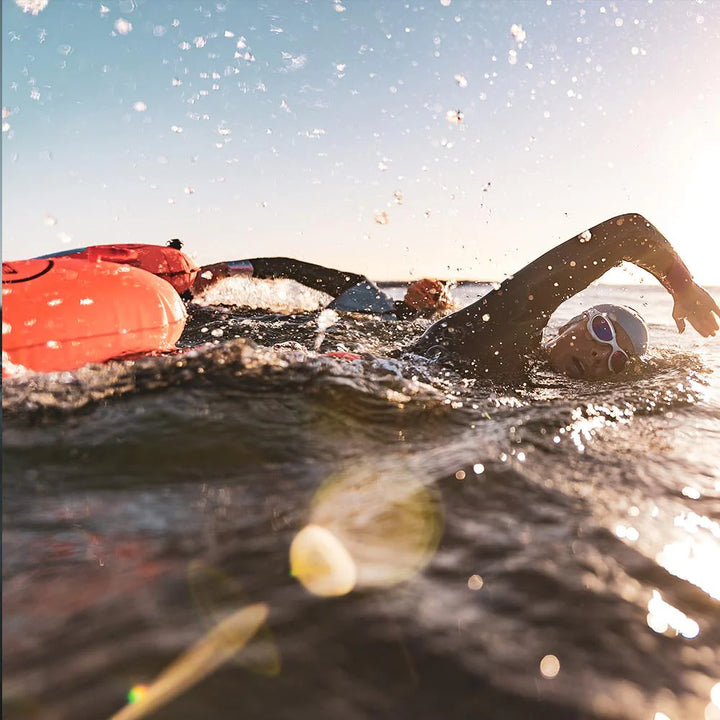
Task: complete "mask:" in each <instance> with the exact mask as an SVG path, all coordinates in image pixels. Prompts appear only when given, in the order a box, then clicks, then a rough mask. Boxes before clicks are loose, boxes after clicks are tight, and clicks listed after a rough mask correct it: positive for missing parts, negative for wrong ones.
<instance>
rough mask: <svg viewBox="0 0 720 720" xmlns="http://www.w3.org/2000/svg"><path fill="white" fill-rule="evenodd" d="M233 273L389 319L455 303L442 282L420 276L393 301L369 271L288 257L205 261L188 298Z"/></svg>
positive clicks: (424, 314)
mask: <svg viewBox="0 0 720 720" xmlns="http://www.w3.org/2000/svg"><path fill="white" fill-rule="evenodd" d="M168 245H169V246H170V247H174V248H175V249H177V250H179V249H180V248H181V247H182V243H181V242H180V241H179V240H177V239H174V240H170V242H168ZM229 277H248V278H249V277H252V278H257V279H263V280H275V279H279V278H284V279H289V280H295V281H296V282H299V283H301V284H302V285H305V286H307V287H309V288H313V289H315V290H320V291H322V292H324V293H326V294H327V295H330V296H332V297H333V298H334V300H333V301H332V302H331V303H330V304H329V305H328V308H330V309H333V310H340V311H344V312H357V313H371V314H376V315H381V316H383V317H385V318H387V319H391V318H396V319H400V320H409V319H412V318H416V317H432V316H433V315H434V314H436V313H439V312H447V311H449V310H451V309H452V307H453V303H452V299H451V297H450V295H449V293H448V288H447V285H446V284H445V283H443V282H442V281H440V280H430V279H428V278H423V279H422V280H416V281H415V282H413V283H412V284H411V285H410V286H409V287H408V289H407V291H406V293H405V297H404V298H403V299H402V300H392V298H390V297H389V296H388V295H387V294H385V293H384V292H383V291H382V290H381V289H380V288H379V287H378V286H377V285H375V283H373V282H372V281H370V280H368V279H367V278H366V277H365V276H364V275H358V274H356V273H350V272H345V271H343V270H334V269H332V268H326V267H323V266H322V265H315V264H313V263H309V262H304V261H302V260H294V259H292V258H285V257H274V258H252V259H249V260H233V261H228V262H219V263H213V264H212V265H204V266H202V267H201V268H200V270H199V271H198V273H197V276H196V277H195V281H194V282H193V285H192V288H191V290H190V291H189V293H188V294H186V295H184V298H185V299H190V298H192V297H197V296H199V295H202V294H203V293H204V292H205V291H207V290H208V289H209V288H210V287H212V286H213V285H215V284H216V283H217V282H219V281H221V280H223V279H225V278H229Z"/></svg>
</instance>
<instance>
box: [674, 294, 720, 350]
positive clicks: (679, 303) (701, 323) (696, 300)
mask: <svg viewBox="0 0 720 720" xmlns="http://www.w3.org/2000/svg"><path fill="white" fill-rule="evenodd" d="M716 316H717V317H716ZM718 317H720V307H718V305H717V303H716V302H715V300H713V298H712V297H711V296H710V294H709V293H708V292H707V291H706V290H704V289H703V288H701V287H700V286H699V285H696V284H695V283H693V284H692V285H690V286H689V287H688V288H687V290H685V292H683V293H682V295H681V296H676V298H675V306H674V307H673V319H674V320H675V324H676V325H677V328H678V332H683V331H684V330H685V320H687V321H688V322H689V323H690V324H691V325H692V326H693V327H694V328H695V330H697V332H698V333H700V335H702V336H703V337H708V336H710V335H715V333H716V332H717V331H718V330H719V329H720V326H719V325H718V320H717V318H718Z"/></svg>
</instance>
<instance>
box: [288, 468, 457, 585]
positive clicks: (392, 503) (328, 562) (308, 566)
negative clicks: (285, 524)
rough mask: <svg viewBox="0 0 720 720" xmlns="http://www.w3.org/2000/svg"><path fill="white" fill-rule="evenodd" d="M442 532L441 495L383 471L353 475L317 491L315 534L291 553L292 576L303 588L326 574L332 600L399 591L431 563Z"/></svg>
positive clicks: (310, 531)
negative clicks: (358, 591) (371, 590)
mask: <svg viewBox="0 0 720 720" xmlns="http://www.w3.org/2000/svg"><path fill="white" fill-rule="evenodd" d="M442 527H443V514H442V509H441V504H440V501H439V496H438V494H437V491H436V490H434V489H433V488H429V487H426V486H424V485H423V484H422V483H421V482H419V481H418V480H417V479H416V478H415V477H414V476H411V475H409V474H407V475H401V474H398V472H397V468H393V469H392V470H391V471H390V470H389V471H388V472H384V471H383V468H381V467H379V466H377V465H375V466H370V465H362V466H358V467H355V468H352V469H348V470H345V471H343V472H340V473H338V474H336V475H334V476H333V477H331V478H329V480H328V481H327V482H326V483H325V484H324V485H323V486H322V487H321V488H320V489H319V490H318V492H317V494H316V496H315V500H314V502H313V505H312V508H311V512H310V522H309V524H308V527H306V528H304V529H303V530H302V531H301V532H300V533H298V536H297V537H296V539H295V541H294V542H293V547H292V548H291V568H292V570H293V575H295V576H296V577H297V578H298V579H299V580H300V581H301V582H303V580H302V577H303V576H307V577H309V576H312V577H313V579H314V580H318V581H319V578H320V577H325V576H323V573H326V574H327V575H326V577H327V582H328V588H327V590H329V589H330V588H332V590H333V592H332V593H331V594H343V593H347V592H350V591H351V590H352V589H353V588H354V587H387V586H390V585H394V584H396V583H399V582H403V581H404V580H407V579H408V578H410V577H412V576H413V575H414V574H415V573H417V572H418V571H419V570H421V569H422V568H423V567H425V565H426V564H427V563H428V562H429V561H430V560H431V558H432V557H433V555H434V554H435V550H436V549H437V546H438V543H439V541H440V535H441V533H442ZM303 552H309V553H310V556H309V559H306V558H304V555H303ZM329 578H332V582H330V579H329ZM303 584H304V585H305V586H306V587H308V588H309V584H306V583H305V582H303ZM309 589H310V588H309ZM311 592H313V590H311ZM320 594H323V593H320Z"/></svg>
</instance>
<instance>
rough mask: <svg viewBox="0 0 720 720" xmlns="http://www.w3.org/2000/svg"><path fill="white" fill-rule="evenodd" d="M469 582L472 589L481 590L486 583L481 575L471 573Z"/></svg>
mask: <svg viewBox="0 0 720 720" xmlns="http://www.w3.org/2000/svg"><path fill="white" fill-rule="evenodd" d="M467 584H468V587H469V588H470V589H471V590H480V589H481V588H482V586H483V585H484V584H485V583H484V582H483V579H482V578H481V577H480V576H479V575H471V576H470V577H469V578H468V581H467Z"/></svg>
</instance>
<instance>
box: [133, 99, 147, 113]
mask: <svg viewBox="0 0 720 720" xmlns="http://www.w3.org/2000/svg"><path fill="white" fill-rule="evenodd" d="M133 110H135V112H145V111H146V110H147V105H146V104H145V103H144V102H143V101H142V100H138V101H137V102H136V103H135V104H134V105H133Z"/></svg>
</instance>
